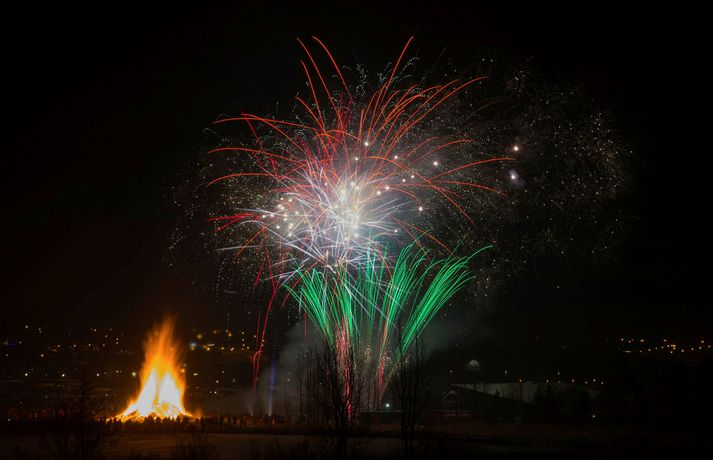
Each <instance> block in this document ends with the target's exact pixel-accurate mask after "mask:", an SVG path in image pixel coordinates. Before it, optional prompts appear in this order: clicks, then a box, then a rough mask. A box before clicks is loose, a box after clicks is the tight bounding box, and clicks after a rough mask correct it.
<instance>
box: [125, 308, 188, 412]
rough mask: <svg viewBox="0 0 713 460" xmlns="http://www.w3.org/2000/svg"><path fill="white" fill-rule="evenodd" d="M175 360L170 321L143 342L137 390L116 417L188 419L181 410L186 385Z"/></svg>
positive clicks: (176, 349)
mask: <svg viewBox="0 0 713 460" xmlns="http://www.w3.org/2000/svg"><path fill="white" fill-rule="evenodd" d="M179 358H180V354H179V347H178V344H177V343H176V342H175V341H174V339H173V322H172V321H170V320H164V322H163V323H162V324H161V325H159V326H157V327H156V328H155V329H154V330H153V331H151V332H150V333H149V335H148V337H147V339H146V344H145V357H144V366H143V368H142V369H141V391H140V392H139V395H138V397H137V398H136V399H135V400H134V401H133V402H131V404H129V407H127V408H126V410H125V411H124V412H122V413H121V414H120V415H119V417H120V418H121V419H123V420H137V419H143V418H145V417H159V418H171V419H175V418H178V417H179V416H184V417H190V416H191V414H190V413H188V411H186V409H185V408H184V407H183V396H184V393H185V390H186V382H185V379H184V378H183V374H182V373H181V366H180V364H179V361H180V360H179Z"/></svg>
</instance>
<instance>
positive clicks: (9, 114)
mask: <svg viewBox="0 0 713 460" xmlns="http://www.w3.org/2000/svg"><path fill="white" fill-rule="evenodd" d="M235 3H240V2H235ZM258 3H259V2H250V3H249V4H248V3H247V2H246V6H244V7H233V8H232V9H225V8H217V7H213V8H205V9H204V8H203V7H195V8H193V9H190V10H183V11H175V10H172V11H151V12H149V11H144V10H141V11H135V10H123V11H108V12H98V11H82V10H78V9H75V10H70V11H63V10H61V9H59V8H56V9H54V10H51V9H49V10H48V9H45V10H43V9H39V8H38V9H37V10H26V11H17V12H11V11H5V12H4V14H3V19H2V27H1V28H0V33H1V34H2V41H1V42H2V45H0V46H2V61H3V64H4V65H3V66H2V67H3V71H2V74H3V79H4V84H3V89H4V92H3V93H4V97H3V98H2V102H3V112H4V114H5V117H4V118H5V121H4V123H3V136H2V144H3V145H2V171H3V174H2V181H1V182H0V187H1V192H0V193H1V195H0V197H1V198H0V199H1V200H2V211H3V221H2V226H1V227H0V232H1V235H2V242H3V248H4V249H3V252H2V254H3V260H2V263H3V276H2V277H1V278H0V283H2V288H1V290H0V308H1V310H2V312H1V316H0V320H1V321H2V323H3V324H4V325H5V326H6V327H8V328H11V327H14V325H17V324H21V323H22V322H24V321H33V322H42V323H49V324H60V325H82V326H85V325H91V324H94V323H97V324H105V325H106V324H116V325H118V326H120V327H129V326H130V325H133V324H137V325H140V326H142V327H143V326H145V325H146V324H148V323H149V322H151V321H154V320H155V319H156V318H157V317H158V316H159V315H160V314H161V312H162V311H163V310H164V309H171V310H174V311H179V312H181V314H182V315H185V317H186V319H187V320H188V321H192V320H193V319H195V318H199V317H200V318H210V317H212V316H220V312H219V311H218V312H216V311H214V310H215V308H214V306H213V305H212V303H211V301H210V298H209V296H207V295H206V294H205V293H203V292H201V291H200V289H197V288H195V287H193V286H192V285H191V279H190V276H188V275H187V274H175V273H173V272H172V271H171V270H170V269H169V268H168V267H167V266H166V263H165V260H164V256H165V252H166V246H167V244H168V238H167V236H168V234H169V232H170V231H171V228H172V225H173V221H174V220H173V218H174V216H173V215H172V212H173V209H172V207H171V205H170V202H169V201H168V196H169V193H168V190H169V188H170V186H171V185H172V184H174V183H175V182H176V181H177V180H179V178H178V175H179V173H178V172H179V171H181V170H182V168H185V165H186V164H187V163H188V162H189V161H190V160H191V158H193V157H194V156H195V155H196V152H197V150H198V149H199V148H200V146H201V145H202V142H203V132H202V130H203V129H204V128H205V127H207V126H208V125H209V123H210V122H211V121H212V120H214V119H215V118H216V117H217V116H219V115H220V114H222V113H236V112H239V111H240V110H247V111H254V112H262V111H264V110H265V109H266V108H269V107H270V106H273V105H274V103H275V102H276V101H282V102H285V103H289V101H290V100H291V97H292V96H293V95H294V93H295V91H296V89H297V88H298V86H301V85H302V80H303V79H302V76H301V74H300V73H299V67H298V59H299V58H300V57H301V51H300V49H299V47H298V45H297V43H296V41H295V40H294V39H295V37H298V36H299V37H308V36H309V35H312V34H315V35H318V36H319V37H321V38H323V39H324V40H325V41H326V42H327V43H328V44H329V46H330V48H331V49H332V51H333V53H334V54H335V56H336V57H337V59H338V61H339V62H341V63H348V64H353V63H354V62H362V63H364V64H365V65H367V66H368V67H369V68H371V69H377V70H379V69H381V68H383V66H384V65H385V63H387V62H389V61H390V60H392V59H393V58H394V56H395V55H396V54H397V53H398V52H399V51H400V49H401V47H402V46H403V43H404V42H405V40H406V39H407V38H408V37H409V36H410V35H415V37H416V38H415V42H414V47H413V50H414V51H416V52H417V53H418V54H419V55H420V56H421V57H422V59H424V60H426V61H427V60H429V59H432V60H435V59H436V57H437V56H438V55H439V54H440V52H441V51H442V50H443V49H445V50H446V53H447V54H448V55H449V56H450V57H451V58H452V59H453V60H454V61H455V62H456V63H461V64H464V65H466V64H467V63H468V59H469V56H471V54H472V52H473V50H474V49H475V47H476V46H477V47H482V46H485V47H487V48H489V49H492V50H493V51H495V52H497V53H499V54H501V55H503V56H507V57H512V58H513V59H515V60H524V59H527V58H532V62H533V64H534V65H535V66H536V67H537V68H539V69H540V70H541V71H542V72H544V73H545V74H546V75H550V76H552V77H553V78H565V79H569V80H571V81H574V82H576V83H577V84H579V85H581V86H582V87H583V88H584V89H585V91H587V94H589V95H590V96H591V97H592V98H594V99H595V100H596V101H597V104H598V105H599V106H600V107H603V108H607V109H610V110H611V111H612V113H613V114H614V117H615V120H616V123H617V125H618V126H619V128H620V129H621V130H622V134H623V136H624V137H625V138H626V139H628V140H629V142H630V144H631V146H632V147H633V148H634V150H635V151H636V152H637V154H638V155H639V156H640V157H641V158H642V159H643V160H644V162H645V167H644V168H643V169H642V170H641V171H639V172H638V173H637V174H638V181H639V187H638V189H637V193H636V197H634V198H635V199H634V200H632V202H633V204H632V211H631V212H632V214H633V215H635V216H637V223H636V228H635V229H633V232H632V237H631V239H630V241H629V242H628V243H627V244H626V248H625V249H624V251H623V252H622V253H621V255H620V258H619V260H618V261H617V262H616V263H614V264H612V265H611V266H609V267H607V268H606V269H603V270H602V272H601V273H600V274H598V275H597V276H596V277H592V279H590V280H588V281H587V283H585V284H584V286H583V288H582V289H583V291H582V292H583V294H582V296H581V297H582V298H584V299H585V300H584V301H582V302H581V303H584V304H585V305H583V306H582V307H581V308H580V309H579V310H577V311H576V312H575V313H566V312H564V310H563V308H562V307H561V306H559V307H554V306H547V305H541V306H537V308H536V309H535V308H530V309H523V311H518V310H515V311H509V312H508V313H507V315H513V316H511V317H510V319H513V320H515V321H517V320H518V316H517V315H519V314H521V315H523V316H522V318H529V320H532V321H534V320H535V319H536V318H539V319H540V320H541V321H543V322H549V323H552V320H551V318H554V317H556V318H557V321H558V322H557V325H558V327H560V328H564V329H566V328H568V327H570V326H571V327H573V328H575V329H576V328H577V327H579V328H580V329H581V328H584V329H589V330H592V329H596V328H599V327H604V325H606V324H609V325H611V324H620V325H621V327H620V328H613V329H612V328H610V329H604V330H605V331H606V332H607V333H608V332H612V331H618V330H631V331H632V332H642V333H644V332H648V333H656V332H660V333H661V334H668V333H669V331H670V332H674V333H680V334H692V335H695V334H699V333H702V332H705V331H707V330H708V327H709V325H710V324H711V323H710V321H711V319H713V314H711V307H709V306H708V305H706V301H705V299H706V296H705V294H706V291H707V286H706V283H709V282H710V281H709V279H710V275H711V270H710V267H709V263H710V260H711V259H710V248H709V245H710V244H709V239H710V237H709V235H710V230H709V228H708V225H707V224H705V223H704V220H705V219H707V218H708V216H707V213H708V212H709V209H710V206H709V205H708V203H707V201H708V200H707V195H708V194H707V193H706V192H705V191H704V190H707V189H708V182H709V181H708V179H707V175H708V171H707V169H706V166H705V159H706V157H707V151H708V149H709V147H708V146H707V145H706V144H707V141H706V139H707V133H706V132H704V131H700V130H698V129H697V128H694V126H697V125H698V124H700V122H696V119H697V118H698V116H699V112H698V108H699V106H701V105H702V102H701V97H702V95H703V94H704V93H705V91H704V88H705V87H706V85H707V84H708V83H707V82H704V78H705V75H704V74H703V73H702V68H701V64H702V62H701V61H704V60H705V59H706V58H707V55H708V53H707V52H705V51H703V46H704V45H703V44H704V40H703V38H702V36H701V35H700V32H699V31H700V29H698V28H697V24H696V22H695V21H694V20H693V19H692V18H695V17H696V16H697V15H696V13H695V12H694V11H672V10H666V11H646V10H641V11H631V12H625V11H621V10H620V9H617V8H614V7H608V6H602V5H601V4H600V3H597V4H596V6H592V8H591V9H588V10H587V9H583V10H567V9H560V8H555V7H545V8H538V9H534V8H531V9H525V10H522V9H519V8H516V7H514V6H513V7H504V8H503V9H502V10H501V11H493V10H492V7H485V8H483V9H473V10H463V9H460V8H458V7H455V6H451V7H449V6H447V5H445V4H444V3H443V2H438V6H437V7H436V8H437V9H435V10H434V11H430V10H429V11H422V10H419V9H415V8H408V9H400V8H397V7H390V6H387V5H386V4H387V3H388V2H380V3H378V4H375V5H374V6H359V7H357V6H356V4H351V5H352V6H351V7H350V9H349V10H348V11H335V10H334V9H333V8H334V7H332V8H330V9H327V8H316V7H314V8H312V7H307V6H303V7H300V8H299V9H293V10H289V9H288V10H286V9H282V8H278V7H273V8H270V7H267V6H264V5H262V6H260V5H258ZM580 300H581V299H580ZM525 310H526V311H525ZM568 315H569V316H568ZM522 318H520V319H522ZM577 325H579V326H577ZM582 325H584V326H582ZM141 333H143V332H141Z"/></svg>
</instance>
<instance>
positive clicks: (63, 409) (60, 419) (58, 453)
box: [40, 373, 111, 460]
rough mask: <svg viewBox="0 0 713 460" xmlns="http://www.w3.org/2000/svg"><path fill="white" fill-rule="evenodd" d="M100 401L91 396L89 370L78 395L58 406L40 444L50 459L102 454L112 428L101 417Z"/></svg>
mask: <svg viewBox="0 0 713 460" xmlns="http://www.w3.org/2000/svg"><path fill="white" fill-rule="evenodd" d="M100 412H101V403H100V401H99V400H97V399H96V398H93V397H92V395H91V385H90V383H89V379H88V377H87V375H86V373H85V374H84V375H83V376H82V379H81V381H80V384H79V395H78V396H77V397H76V398H73V399H67V400H64V401H61V402H60V403H59V404H58V405H57V406H56V407H55V411H54V414H53V417H52V419H51V420H50V421H49V422H48V426H47V430H46V432H45V433H43V434H42V436H41V438H40V445H41V446H42V447H43V449H44V450H45V451H47V453H48V454H49V456H50V458H54V459H58V460H69V459H72V460H88V459H92V458H98V457H101V454H102V450H103V448H104V447H105V445H106V444H107V442H108V440H109V437H110V436H111V431H110V430H109V426H108V425H107V424H106V423H104V421H103V420H100V419H99V413H100Z"/></svg>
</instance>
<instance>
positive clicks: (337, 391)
mask: <svg viewBox="0 0 713 460" xmlns="http://www.w3.org/2000/svg"><path fill="white" fill-rule="evenodd" d="M364 361H365V360H364V359H363V357H362V356H360V355H358V354H357V353H355V350H354V347H353V346H350V345H346V346H344V347H332V346H329V345H325V346H324V347H323V350H322V352H321V353H320V354H319V355H318V359H317V360H316V363H317V369H318V370H319V373H320V376H321V378H322V380H321V390H322V391H321V397H320V399H319V402H320V403H321V406H320V409H321V411H320V412H321V415H322V419H323V423H324V426H325V428H326V429H327V434H328V437H329V439H330V440H331V442H332V447H333V448H334V453H335V458H337V459H344V458H346V457H347V454H348V449H349V441H350V440H351V439H353V437H354V433H355V428H356V423H357V417H358V414H359V411H360V409H361V403H362V396H363V394H362V393H363V389H364V383H365V379H364V369H365V367H364V366H365V362H364Z"/></svg>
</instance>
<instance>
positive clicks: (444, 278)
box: [290, 243, 486, 397]
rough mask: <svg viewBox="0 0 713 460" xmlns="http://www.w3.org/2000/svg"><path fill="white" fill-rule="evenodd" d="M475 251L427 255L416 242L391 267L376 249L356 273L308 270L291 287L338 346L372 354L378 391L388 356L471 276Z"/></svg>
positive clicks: (404, 345)
mask: <svg viewBox="0 0 713 460" xmlns="http://www.w3.org/2000/svg"><path fill="white" fill-rule="evenodd" d="M483 249H486V248H483ZM476 254H477V252H476V253H475V254H473V255H471V256H470V257H454V256H448V257H446V258H444V259H438V260H437V259H433V258H430V259H429V257H428V252H426V251H423V250H420V249H417V248H415V243H412V244H411V245H409V246H407V247H406V248H404V249H403V250H401V252H400V254H399V256H398V258H397V260H396V262H395V264H394V267H393V271H390V268H389V267H387V266H386V264H385V263H383V262H382V261H381V260H380V259H378V258H377V257H376V253H372V254H371V255H367V260H368V262H367V264H366V265H365V266H364V269H363V270H360V271H359V272H358V274H356V275H350V274H349V273H347V269H346V268H345V267H343V268H342V269H340V270H339V271H337V272H333V271H327V272H321V271H318V270H309V271H307V272H304V273H302V276H301V283H300V284H299V287H298V288H297V289H296V290H292V289H290V292H291V294H292V295H293V297H294V298H295V299H297V301H298V302H299V306H300V308H301V309H303V310H304V311H305V312H306V315H307V317H308V318H309V319H310V321H311V322H312V323H313V324H315V325H316V327H317V329H318V330H319V332H320V334H321V335H322V336H323V337H325V339H326V341H327V343H328V344H329V345H330V346H332V347H333V348H334V349H335V350H336V351H337V352H339V351H340V350H344V349H348V348H349V347H354V351H358V352H360V353H362V354H364V355H368V356H371V357H373V359H372V362H373V363H374V367H375V369H374V371H375V372H374V374H375V375H376V377H377V382H376V388H377V391H378V394H379V397H380V396H381V395H382V394H383V390H384V388H385V384H386V383H387V382H388V376H385V373H388V365H389V361H394V360H396V362H397V361H398V359H399V357H400V356H401V355H402V354H404V353H407V351H408V349H409V347H410V345H411V344H412V342H413V341H414V340H415V338H416V337H418V336H419V335H420V334H421V333H422V332H423V330H424V329H425V328H426V326H427V325H428V323H429V322H430V321H431V320H432V319H433V318H434V316H435V315H436V314H437V313H438V312H439V311H440V310H441V308H442V307H443V306H444V305H445V304H446V303H447V302H448V301H449V300H450V299H451V298H452V297H453V296H454V295H455V294H456V293H457V292H458V291H460V290H461V289H462V288H463V287H464V286H465V284H466V283H467V282H468V281H470V280H472V279H473V273H472V271H471V270H470V269H469V267H468V264H469V262H470V259H472V257H473V256H475V255H476ZM392 358H393V359H392Z"/></svg>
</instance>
